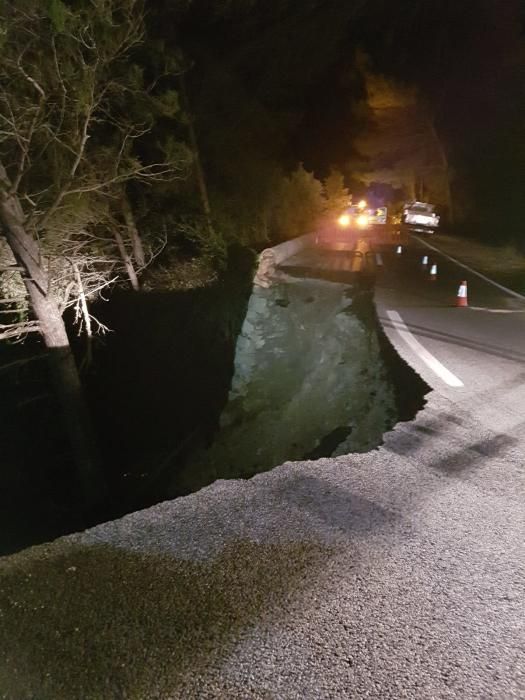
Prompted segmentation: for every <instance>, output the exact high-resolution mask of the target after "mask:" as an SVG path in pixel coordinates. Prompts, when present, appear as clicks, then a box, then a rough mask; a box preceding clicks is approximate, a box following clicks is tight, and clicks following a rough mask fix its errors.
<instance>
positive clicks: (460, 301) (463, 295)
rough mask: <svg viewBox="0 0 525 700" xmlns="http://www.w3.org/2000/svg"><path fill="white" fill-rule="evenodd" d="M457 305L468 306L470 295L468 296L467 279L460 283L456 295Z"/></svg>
mask: <svg viewBox="0 0 525 700" xmlns="http://www.w3.org/2000/svg"><path fill="white" fill-rule="evenodd" d="M456 306H459V307H463V308H464V307H465V306H468V297H467V281H466V280H463V282H462V283H461V284H460V285H459V289H458V293H457V296H456Z"/></svg>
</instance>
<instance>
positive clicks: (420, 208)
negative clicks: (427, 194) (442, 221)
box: [401, 201, 439, 233]
mask: <svg viewBox="0 0 525 700" xmlns="http://www.w3.org/2000/svg"><path fill="white" fill-rule="evenodd" d="M401 221H402V223H403V224H405V225H406V226H409V227H410V229H411V230H413V231H420V232H422V233H434V231H435V230H436V229H437V228H438V226H439V215H438V214H436V212H435V206H434V205H433V204H429V203H428V202H417V201H413V202H407V203H406V204H405V206H404V207H403V216H402V218H401Z"/></svg>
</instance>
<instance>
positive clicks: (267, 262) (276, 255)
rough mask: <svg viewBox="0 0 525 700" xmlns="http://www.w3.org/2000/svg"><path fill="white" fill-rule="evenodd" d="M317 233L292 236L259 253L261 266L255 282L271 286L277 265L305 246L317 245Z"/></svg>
mask: <svg viewBox="0 0 525 700" xmlns="http://www.w3.org/2000/svg"><path fill="white" fill-rule="evenodd" d="M315 237H316V233H315V232H312V233H305V234H304V235H303V236H298V237H297V238H292V239H290V240H289V241H284V242H283V243H278V244H277V245H275V246H273V247H272V248H265V249H264V250H263V251H262V252H261V253H260V254H259V266H258V267H257V272H256V273H255V277H254V280H253V283H254V284H256V285H258V286H259V287H269V286H270V285H271V283H272V277H274V276H275V274H276V267H277V266H278V265H280V264H281V263H282V262H284V261H285V260H287V259H288V258H291V257H292V255H296V254H297V253H299V251H301V250H304V249H305V248H313V247H314V246H315Z"/></svg>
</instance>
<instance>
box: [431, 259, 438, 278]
mask: <svg viewBox="0 0 525 700" xmlns="http://www.w3.org/2000/svg"><path fill="white" fill-rule="evenodd" d="M437 276H438V266H437V265H436V264H435V263H434V264H433V265H432V267H431V268H430V279H431V280H436V279H437Z"/></svg>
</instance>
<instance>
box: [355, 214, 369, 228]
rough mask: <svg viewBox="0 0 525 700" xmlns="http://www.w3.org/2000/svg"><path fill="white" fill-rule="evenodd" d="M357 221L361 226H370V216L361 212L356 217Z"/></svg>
mask: <svg viewBox="0 0 525 700" xmlns="http://www.w3.org/2000/svg"><path fill="white" fill-rule="evenodd" d="M356 223H357V225H358V226H359V227H360V228H366V227H367V226H368V216H367V215H366V214H360V215H359V216H358V217H357V219H356Z"/></svg>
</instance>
